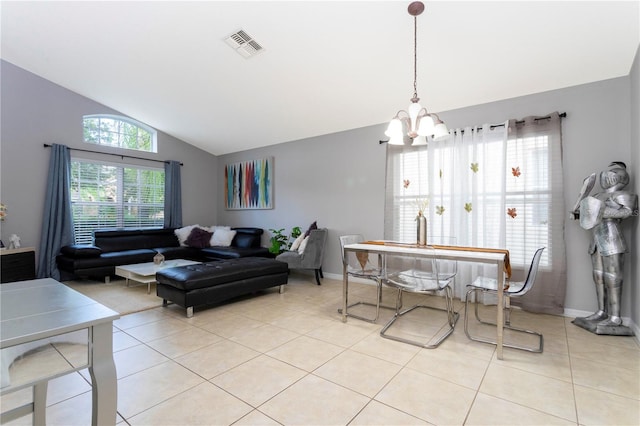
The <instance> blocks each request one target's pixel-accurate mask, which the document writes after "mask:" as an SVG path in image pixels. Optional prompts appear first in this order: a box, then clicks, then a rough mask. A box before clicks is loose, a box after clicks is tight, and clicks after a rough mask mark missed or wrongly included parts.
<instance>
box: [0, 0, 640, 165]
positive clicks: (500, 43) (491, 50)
mask: <svg viewBox="0 0 640 426" xmlns="http://www.w3.org/2000/svg"><path fill="white" fill-rule="evenodd" d="M408 4H409V1H406V2H405V1H353V2H347V1H315V2H311V1H288V2H281V1H278V2H276V1H258V2H247V1H194V2H180V1H160V2H155V1H144V2H143V1H139V2H111V1H99V2H92V1H83V2H75V1H73V2H58V1H44V2H29V1H16V2H12V1H2V2H1V14H2V45H1V51H0V52H1V56H2V59H4V60H6V61H8V62H11V63H13V64H15V65H17V66H19V67H22V68H24V69H26V70H28V71H30V72H32V73H35V74H37V75H39V76H41V77H44V78H46V79H48V80H50V81H52V82H54V83H57V84H59V85H61V86H63V87H65V88H68V89H70V90H72V91H74V92H77V93H79V94H81V95H83V96H86V97H88V98H91V99H93V100H95V101H98V102H100V103H102V104H105V105H107V106H109V107H111V108H114V109H116V110H118V111H120V112H122V113H124V114H127V115H129V116H131V117H133V118H136V119H138V120H140V121H142V122H144V123H146V124H148V125H150V126H152V127H154V128H156V129H158V130H161V131H163V132H166V133H168V134H171V135H173V136H175V137H177V138H179V139H182V140H184V141H185V142H188V143H190V144H193V145H195V146H197V147H199V148H201V149H203V150H205V151H208V152H210V153H212V154H216V155H220V154H225V153H231V152H237V151H243V150H246V149H251V148H256V147H260V146H267V145H271V144H276V143H281V142H287V141H291V140H297V139H303V138H307V137H312V136H317V135H322V134H327V133H333V132H338V131H343V130H347V129H353V128H358V127H363V126H369V125H373V124H379V123H383V122H386V121H388V120H389V119H391V118H392V116H393V115H394V114H395V113H396V112H397V111H398V110H399V109H403V108H406V107H407V105H408V104H409V99H410V98H411V96H412V94H413V18H412V17H411V16H410V15H409V14H408V13H407V6H408ZM639 4H640V2H638V1H620V2H616V1H566V2H560V1H550V2H542V1H509V2H506V1H497V2H485V1H470V2H463V1H426V2H425V5H426V10H425V12H424V13H423V14H422V15H420V16H419V17H418V94H419V96H420V97H421V99H422V100H421V103H422V104H423V106H426V107H427V108H428V109H429V110H430V111H432V112H440V111H446V110H450V109H455V108H461V107H465V106H470V105H477V104H482V103H486V102H492V101H496V100H501V99H507V98H512V97H516V96H522V95H527V94H531V93H537V92H543V91H547V90H553V89H558V88H563V87H569V86H574V85H578V84H583V83H589V82H593V81H598V80H604V79H609V78H614V77H620V76H626V75H628V74H629V71H630V68H631V64H632V62H633V59H634V55H635V53H636V50H637V48H638V45H639V43H640V25H639V22H640V7H639ZM238 30H244V31H245V32H246V33H247V34H249V35H250V36H251V37H252V38H253V39H254V40H255V41H257V42H258V43H259V44H260V45H261V46H262V47H263V50H262V51H261V52H260V53H259V54H257V55H255V56H253V57H250V58H245V57H243V56H241V55H240V54H238V53H237V52H236V51H234V49H232V48H231V47H230V46H229V45H227V43H225V41H224V39H225V38H226V37H227V36H229V35H230V34H232V33H234V32H236V31H238ZM3 107H6V106H3ZM88 113H89V112H88ZM381 137H383V135H381Z"/></svg>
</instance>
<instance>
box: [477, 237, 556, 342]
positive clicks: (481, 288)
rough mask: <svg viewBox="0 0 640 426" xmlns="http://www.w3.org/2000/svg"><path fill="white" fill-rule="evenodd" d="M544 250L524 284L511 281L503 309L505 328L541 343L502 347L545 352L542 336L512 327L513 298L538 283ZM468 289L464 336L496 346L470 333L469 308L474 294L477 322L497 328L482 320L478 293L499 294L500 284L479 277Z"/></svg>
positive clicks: (532, 266) (534, 259) (537, 254)
mask: <svg viewBox="0 0 640 426" xmlns="http://www.w3.org/2000/svg"><path fill="white" fill-rule="evenodd" d="M544 249H545V247H542V248H539V249H538V250H536V252H535V254H534V255H533V260H532V261H531V266H530V267H529V273H528V274H527V279H526V280H525V281H522V282H514V281H510V282H509V283H508V284H509V285H508V287H507V288H506V289H504V307H503V309H504V310H505V313H504V328H506V329H509V330H513V331H515V332H518V333H525V334H530V335H534V336H537V337H538V341H539V343H538V345H537V346H536V347H528V346H522V345H516V344H514V343H507V342H504V343H503V344H502V346H505V347H508V348H513V349H521V350H524V351H529V352H536V353H540V352H542V350H543V347H544V338H543V336H542V334H540V333H538V332H536V331H532V330H526V329H523V328H518V327H513V326H512V325H511V298H512V297H516V298H517V297H522V296H524V295H525V294H527V292H528V291H529V290H531V288H532V287H533V284H534V283H535V281H536V274H537V273H538V265H539V264H540V258H541V257H542V252H543V251H544ZM467 288H468V291H467V295H466V301H465V305H464V314H465V315H464V334H466V335H467V337H468V338H469V339H471V340H475V341H476V342H483V343H489V344H493V345H495V344H496V341H495V340H490V339H485V338H482V337H478V336H472V335H471V334H470V333H469V314H468V311H469V309H468V308H469V300H470V299H471V297H470V296H471V294H472V293H473V294H474V296H475V315H476V320H477V321H478V322H479V323H481V324H487V325H492V326H496V324H495V323H493V322H490V321H485V320H482V319H481V318H480V315H479V314H478V293H479V292H481V293H483V294H498V282H497V280H496V279H494V278H487V277H478V278H476V279H475V281H474V282H473V284H469V285H467Z"/></svg>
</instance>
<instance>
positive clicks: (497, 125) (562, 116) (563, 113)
mask: <svg viewBox="0 0 640 426" xmlns="http://www.w3.org/2000/svg"><path fill="white" fill-rule="evenodd" d="M558 116H559V117H560V118H565V117H566V116H567V113H566V112H561V113H560V114H558ZM550 118H551V116H550V115H547V116H546V117H538V118H534V120H535V121H538V120H548V119H550ZM522 123H524V120H518V121H516V124H522ZM496 127H504V123H502V124H492V125H491V126H490V128H491V130H493V129H495V128H496ZM479 129H480V130H482V127H480V128H479ZM461 132H462V133H464V130H461ZM387 142H389V141H380V144H383V143H387Z"/></svg>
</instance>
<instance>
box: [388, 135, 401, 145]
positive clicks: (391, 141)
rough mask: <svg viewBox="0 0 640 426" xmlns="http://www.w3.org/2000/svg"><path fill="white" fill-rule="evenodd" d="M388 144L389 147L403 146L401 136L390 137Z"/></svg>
mask: <svg viewBox="0 0 640 426" xmlns="http://www.w3.org/2000/svg"><path fill="white" fill-rule="evenodd" d="M388 143H389V145H404V137H403V136H402V134H401V135H400V136H390V137H389V142H388Z"/></svg>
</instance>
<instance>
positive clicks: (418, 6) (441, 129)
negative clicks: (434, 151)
mask: <svg viewBox="0 0 640 426" xmlns="http://www.w3.org/2000/svg"><path fill="white" fill-rule="evenodd" d="M408 11H409V15H411V16H413V98H411V104H410V105H409V108H407V110H408V112H407V111H405V110H400V111H398V113H397V114H396V116H395V117H393V119H392V120H391V122H390V123H389V127H387V130H386V131H385V132H384V134H385V135H387V136H388V137H389V144H390V145H404V140H403V138H404V136H403V131H402V127H403V125H404V126H406V128H407V129H408V130H407V136H409V137H410V138H411V139H412V140H413V143H412V145H427V136H430V137H431V138H433V140H436V141H437V140H440V139H443V138H445V137H447V136H448V135H449V130H448V129H447V126H446V125H445V124H444V123H443V122H442V120H440V117H438V115H437V114H434V113H432V112H428V111H427V109H426V108H424V107H423V106H422V105H420V104H419V103H418V102H419V101H420V98H419V97H418V82H417V79H418V15H420V14H421V13H422V12H423V11H424V4H423V3H422V2H420V1H414V2H413V3H411V4H410V5H409V7H408Z"/></svg>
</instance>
